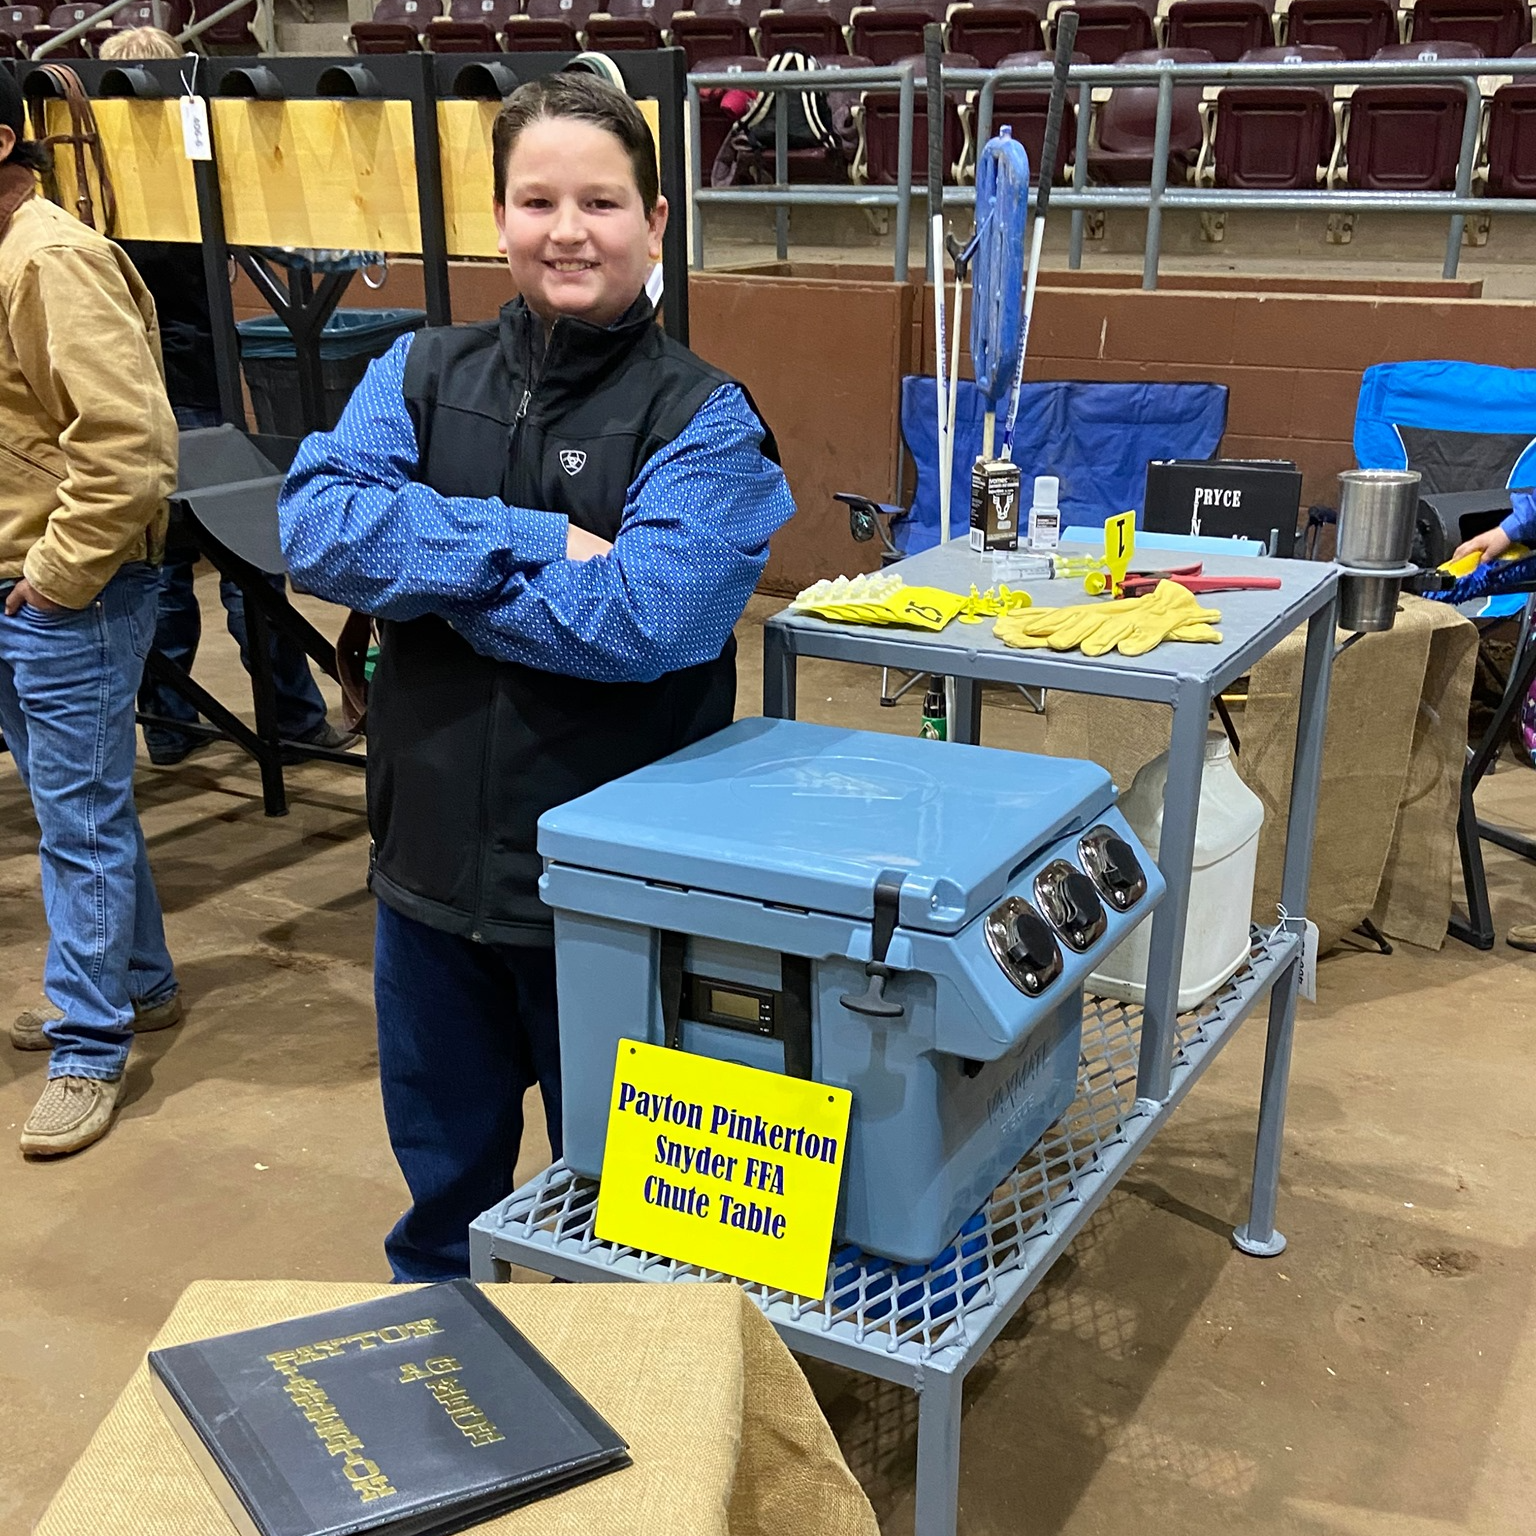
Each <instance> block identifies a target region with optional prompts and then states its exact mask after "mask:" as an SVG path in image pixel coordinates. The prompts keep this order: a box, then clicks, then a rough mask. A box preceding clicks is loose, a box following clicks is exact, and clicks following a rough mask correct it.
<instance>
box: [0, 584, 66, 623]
mask: <svg viewBox="0 0 1536 1536" xmlns="http://www.w3.org/2000/svg"><path fill="white" fill-rule="evenodd" d="M23 603H25V604H26V605H27V607H29V608H36V609H37V611H38V612H39V613H62V612H63V611H64V604H63V603H56V602H54V600H53V599H52V598H51V597H44V596H43V594H42V593H41V592H39V591H38V590H37V588H36V587H34V586H33V585H32V583H31V582H30V581H28V580H27V578H26V577H25V576H23V577H22V578H21V580H20V581H18V582H17V583H16V585H15V586H14V587H12V588H11V590H10V591H9V592H7V593H6V595H5V612H6V616H7V617H8V618H15V617H16V615H17V614H18V613H20V612H21V607H22V604H23Z"/></svg>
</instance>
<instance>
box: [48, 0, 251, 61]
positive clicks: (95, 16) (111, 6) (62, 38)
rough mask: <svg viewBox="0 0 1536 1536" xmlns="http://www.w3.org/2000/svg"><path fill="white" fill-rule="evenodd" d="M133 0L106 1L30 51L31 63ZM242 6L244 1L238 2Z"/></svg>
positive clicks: (69, 41)
mask: <svg viewBox="0 0 1536 1536" xmlns="http://www.w3.org/2000/svg"><path fill="white" fill-rule="evenodd" d="M133 3H134V0H108V4H106V5H104V6H102V8H101V9H100V10H99V11H92V12H91V14H90V15H89V16H85V17H82V18H81V19H80V20H79V21H77V22H76V23H75V24H74V26H72V27H65V29H64V30H63V31H62V32H60V33H59V35H58V36H57V37H50V38H48V39H47V40H46V41H44V42H41V43H39V44H38V45H37V47H36V48H34V49H33V50H32V55H31V58H32V62H33V63H36V62H37V61H38V60H39V59H41V58H43V57H44V56H45V55H47V54H50V53H52V52H53V50H54V49H55V48H62V47H63V46H64V45H65V44H66V43H72V42H74V41H75V39H76V38H78V37H84V36H85V34H86V33H87V32H92V31H94V30H95V29H96V28H97V27H99V26H100V25H101V24H102V22H104V21H106V20H108V18H110V17H112V16H115V15H117V13H118V12H119V11H120V10H122V9H123V7H124V6H128V5H132V4H133ZM240 3H241V4H242V5H243V4H244V3H245V0H240Z"/></svg>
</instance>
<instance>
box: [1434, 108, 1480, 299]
mask: <svg viewBox="0 0 1536 1536" xmlns="http://www.w3.org/2000/svg"><path fill="white" fill-rule="evenodd" d="M1465 85H1466V91H1467V111H1466V115H1465V117H1464V118H1463V120H1462V125H1461V157H1460V159H1458V160H1457V162H1456V195H1457V197H1470V196H1471V195H1472V169H1473V166H1474V165H1475V164H1476V161H1477V132H1478V124H1479V122H1480V121H1481V119H1482V110H1483V93H1482V91H1481V90H1480V89H1479V88H1478V84H1477V81H1476V79H1468V80H1467V81H1466V82H1465ZM1466 225H1467V217H1466V215H1465V214H1463V213H1453V214H1452V215H1451V225H1450V229H1449V230H1448V231H1447V233H1446V237H1445V264H1444V265H1443V266H1442V267H1441V268H1440V275H1441V277H1445V278H1451V277H1455V276H1456V269H1457V267H1458V266H1459V265H1460V263H1461V235H1462V231H1463V230H1464V229H1465V228H1466Z"/></svg>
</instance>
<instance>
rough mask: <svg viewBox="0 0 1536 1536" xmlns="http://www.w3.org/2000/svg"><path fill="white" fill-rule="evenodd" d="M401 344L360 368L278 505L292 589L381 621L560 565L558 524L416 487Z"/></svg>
mask: <svg viewBox="0 0 1536 1536" xmlns="http://www.w3.org/2000/svg"><path fill="white" fill-rule="evenodd" d="M410 345H411V338H410V337H409V336H403V337H401V339H400V340H399V341H398V342H396V343H395V345H394V346H393V347H392V348H391V349H390V350H389V352H388V353H386V354H385V356H383V357H381V358H378V359H377V360H376V361H374V362H373V363H371V364H369V367H368V372H367V373H366V374H365V375H364V377H363V381H362V383H361V384H359V385H358V386H357V389H356V390H355V391H354V392H353V395H352V398H351V400H350V401H348V403H347V408H346V410H345V411H343V412H342V416H341V420H340V421H339V422H338V423H337V425H336V430H335V431H334V432H316V433H314V434H313V435H312V436H310V437H307V438H305V440H304V442H303V443H302V444H301V446H300V448H299V452H298V456H297V457H296V458H295V459H294V461H293V467H292V469H290V470H289V472H288V478H287V481H286V482H285V484H284V485H283V491H282V495H281V497H280V498H279V500H278V508H277V511H278V522H279V526H280V531H281V536H282V543H283V554H284V556H285V557H286V559H287V561H288V569H289V571H290V572H291V573H292V575H293V579H294V581H295V582H296V583H297V584H298V585H299V586H300V587H301V588H303V589H304V590H305V591H306V592H313V593H314V594H315V595H316V596H317V597H323V598H326V599H328V600H329V601H330V602H333V603H340V604H341V605H342V606H343V607H347V608H356V609H357V610H358V611H359V612H362V613H371V614H375V615H376V616H378V617H379V618H384V619H416V618H420V617H422V616H423V615H424V614H428V613H439V612H446V611H447V607H448V604H449V603H450V602H451V601H460V602H461V601H463V600H465V599H474V598H477V597H489V596H491V595H493V594H495V593H497V592H499V591H500V590H501V589H502V587H503V586H504V585H505V584H506V582H507V580H508V579H509V577H511V576H512V575H514V574H515V573H520V572H526V571H531V570H537V569H538V568H539V567H540V566H542V565H546V564H547V563H548V562H549V561H551V560H563V559H564V558H565V538H566V530H567V526H568V525H567V522H566V519H565V517H564V515H563V514H560V513H555V512H534V511H529V510H528V509H526V508H523V507H509V506H508V505H507V504H506V503H505V502H503V501H500V500H498V499H496V498H495V497H490V498H487V499H485V500H480V499H477V498H474V497H467V496H440V495H439V494H438V493H437V492H436V491H434V490H433V489H432V488H431V487H430V486H427V485H423V484H422V483H421V482H420V481H419V480H417V479H416V478H415V476H416V474H417V473H418V468H419V466H418V449H417V444H416V428H415V424H414V423H413V422H412V420H411V415H410V412H409V410H408V409H407V407H406V403H405V391H404V380H405V363H406V357H407V355H408V354H409V351H410Z"/></svg>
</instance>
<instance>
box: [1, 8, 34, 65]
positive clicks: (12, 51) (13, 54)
mask: <svg viewBox="0 0 1536 1536" xmlns="http://www.w3.org/2000/svg"><path fill="white" fill-rule="evenodd" d="M42 24H43V11H42V7H41V6H37V5H7V6H0V59H19V58H20V57H21V55H22V48H21V40H22V38H24V37H25V36H26V35H27V33H28V32H33V31H36V30H37V28H38V27H40V26H41V25H42Z"/></svg>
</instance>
